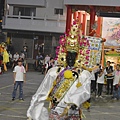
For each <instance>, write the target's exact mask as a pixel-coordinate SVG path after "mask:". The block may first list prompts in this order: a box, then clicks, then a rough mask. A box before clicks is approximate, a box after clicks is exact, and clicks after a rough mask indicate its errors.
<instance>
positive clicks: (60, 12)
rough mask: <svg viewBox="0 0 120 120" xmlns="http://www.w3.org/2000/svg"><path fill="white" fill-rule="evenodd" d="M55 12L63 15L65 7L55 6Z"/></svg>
mask: <svg viewBox="0 0 120 120" xmlns="http://www.w3.org/2000/svg"><path fill="white" fill-rule="evenodd" d="M54 13H55V14H57V15H58V14H60V15H63V9H59V8H55V9H54Z"/></svg>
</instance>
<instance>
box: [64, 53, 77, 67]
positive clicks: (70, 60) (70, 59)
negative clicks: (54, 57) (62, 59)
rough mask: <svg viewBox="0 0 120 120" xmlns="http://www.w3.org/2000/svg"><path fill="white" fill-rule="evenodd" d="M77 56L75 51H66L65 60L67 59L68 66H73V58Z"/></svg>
mask: <svg viewBox="0 0 120 120" xmlns="http://www.w3.org/2000/svg"><path fill="white" fill-rule="evenodd" d="M76 57H77V53H76V52H70V51H68V52H67V56H66V61H67V65H68V66H70V67H73V66H74V64H75V60H76Z"/></svg>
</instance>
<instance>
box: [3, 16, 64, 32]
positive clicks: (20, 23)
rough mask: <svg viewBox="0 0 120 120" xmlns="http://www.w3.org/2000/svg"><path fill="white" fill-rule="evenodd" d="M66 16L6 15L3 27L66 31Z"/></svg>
mask: <svg viewBox="0 0 120 120" xmlns="http://www.w3.org/2000/svg"><path fill="white" fill-rule="evenodd" d="M65 21H66V20H65V17H64V16H61V15H57V16H47V15H44V16H42V17H36V16H33V15H32V16H21V15H20V14H19V15H6V17H5V19H4V22H3V29H20V30H35V31H46V32H47V31H48V32H50V31H51V32H60V33H63V32H64V31H65V26H66V22H65Z"/></svg>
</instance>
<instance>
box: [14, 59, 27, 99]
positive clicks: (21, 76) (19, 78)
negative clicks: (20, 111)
mask: <svg viewBox="0 0 120 120" xmlns="http://www.w3.org/2000/svg"><path fill="white" fill-rule="evenodd" d="M13 72H14V90H13V93H12V100H15V97H16V91H17V88H18V86H19V99H20V100H24V99H23V83H24V82H25V78H26V76H25V73H26V71H25V68H24V66H23V65H22V61H21V60H18V65H17V66H15V68H14V70H13Z"/></svg>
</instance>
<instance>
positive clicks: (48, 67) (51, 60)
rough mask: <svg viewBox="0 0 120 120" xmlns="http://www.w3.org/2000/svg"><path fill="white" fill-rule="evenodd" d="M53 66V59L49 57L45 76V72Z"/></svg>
mask: <svg viewBox="0 0 120 120" xmlns="http://www.w3.org/2000/svg"><path fill="white" fill-rule="evenodd" d="M53 66H54V59H53V58H52V57H51V58H50V61H49V62H48V63H47V64H46V66H45V75H46V73H47V71H48V70H49V69H50V68H52V67H53Z"/></svg>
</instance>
